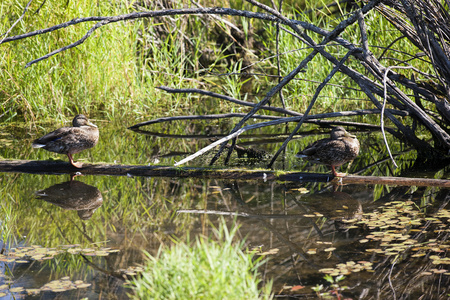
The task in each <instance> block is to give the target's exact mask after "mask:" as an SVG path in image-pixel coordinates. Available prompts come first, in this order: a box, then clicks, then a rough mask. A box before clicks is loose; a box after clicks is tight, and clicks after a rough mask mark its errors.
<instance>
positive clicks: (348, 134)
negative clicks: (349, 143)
mask: <svg viewBox="0 0 450 300" xmlns="http://www.w3.org/2000/svg"><path fill="white" fill-rule="evenodd" d="M344 136H346V137H351V138H353V139H356V135H353V134H350V133H348V132H347V131H346V132H345V134H344Z"/></svg>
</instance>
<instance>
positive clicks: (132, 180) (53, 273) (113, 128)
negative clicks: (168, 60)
mask: <svg viewBox="0 0 450 300" xmlns="http://www.w3.org/2000/svg"><path fill="white" fill-rule="evenodd" d="M96 123H97V124H100V125H101V127H100V128H101V140H100V142H99V145H98V146H97V147H96V148H95V149H93V150H91V151H85V152H83V153H81V154H78V155H77V156H76V157H75V158H76V159H85V162H97V163H99V162H106V163H114V162H116V163H122V164H142V165H147V164H154V163H155V162H159V163H161V164H163V165H170V164H173V163H174V161H176V160H180V159H181V158H183V157H184V156H186V154H187V153H192V152H194V151H196V150H198V149H200V147H201V145H206V144H207V143H209V140H208V137H206V136H197V137H196V138H189V139H186V138H185V137H184V138H183V139H181V138H178V137H177V136H175V137H174V136H171V137H170V138H168V137H165V136H163V137H161V136H159V137H158V136H155V135H142V134H136V133H134V132H131V131H127V130H125V129H124V126H123V124H117V123H116V124H113V123H107V122H101V121H99V120H97V122H96ZM127 125H128V126H129V125H132V124H127ZM46 126H49V127H50V128H52V127H51V125H46ZM44 127H45V126H44ZM161 127H162V126H161ZM222 127H223V125H221V124H216V125H209V127H208V128H207V132H209V133H210V134H212V135H214V134H217V133H218V132H222V130H223V128H222ZM165 129H166V131H164V130H165ZM170 129H171V130H170V132H171V134H174V135H182V134H186V133H189V134H193V133H197V132H199V130H200V129H199V128H197V127H195V126H194V125H192V127H185V128H181V127H180V128H170ZM0 130H2V139H3V141H4V143H3V146H2V148H1V155H2V156H3V157H4V158H7V159H49V158H55V159H63V160H67V158H65V157H62V156H58V155H54V154H50V153H48V152H45V151H43V150H39V151H36V150H32V149H31V147H30V142H31V140H32V138H33V136H34V134H37V135H39V134H42V133H43V132H44V131H45V129H42V130H40V129H38V130H36V129H33V128H31V129H30V128H26V127H21V126H20V125H15V127H14V129H11V127H3V128H1V129H0ZM201 130H203V132H204V131H205V130H204V128H201ZM279 130H280V131H282V130H283V128H280V129H279ZM177 131H178V132H177ZM155 132H159V133H160V132H167V128H160V127H158V128H156V129H155ZM274 133H280V132H256V133H254V135H253V136H251V137H248V138H245V137H244V138H243V139H242V142H243V143H244V146H248V144H249V143H250V144H252V146H253V147H257V148H258V149H263V150H265V151H267V152H268V153H269V154H270V153H273V152H275V151H276V148H277V147H278V146H279V145H280V141H279V140H277V139H274V138H273V137H271V136H270V135H271V134H274ZM357 134H358V137H359V139H360V141H361V142H362V145H363V148H362V153H361V155H360V156H359V157H358V158H357V159H356V160H355V162H354V163H353V164H352V166H351V167H350V172H351V173H355V172H357V171H359V170H363V171H362V174H365V175H372V174H373V175H392V174H394V175H399V174H401V173H402V172H407V171H408V170H411V167H413V162H412V161H413V160H412V159H413V158H414V153H413V152H406V154H402V155H399V156H397V163H399V164H400V165H401V168H400V169H397V170H395V169H393V167H392V166H391V164H390V163H389V162H381V161H382V160H383V159H384V158H385V157H386V153H385V152H384V150H383V149H384V148H383V146H382V144H379V143H377V142H376V140H375V139H374V137H377V133H357ZM27 135H28V136H29V139H28V140H27V139H26V140H25V141H24V140H23V139H22V140H19V139H17V136H27ZM321 137H323V136H308V137H306V138H302V139H300V138H299V139H298V140H297V141H294V142H292V143H291V144H292V146H289V148H288V150H287V152H286V155H285V159H284V160H283V159H280V162H278V165H277V168H283V167H284V168H285V169H286V170H290V169H296V170H304V171H311V172H329V170H328V169H327V168H326V167H324V166H313V165H309V164H306V163H304V162H301V161H298V160H296V159H295V158H294V154H295V153H296V152H297V151H298V150H299V149H300V148H302V147H303V146H304V144H306V143H308V142H309V141H311V140H315V139H318V138H321ZM261 141H263V143H261ZM281 141H282V140H281ZM245 143H247V144H245ZM391 146H392V147H393V150H394V153H400V152H401V151H402V150H407V149H403V148H402V145H398V144H395V143H394V144H393V145H391ZM181 153H183V154H181ZM210 156H211V155H210ZM265 162H266V161H264V159H262V160H261V159H258V160H256V161H250V162H249V161H246V160H239V159H237V158H234V160H233V161H232V165H233V166H234V167H237V166H242V165H247V167H253V166H261V165H264V163H265ZM377 162H379V163H377ZM204 163H205V161H204V159H203V160H202V159H200V160H197V161H195V162H194V164H197V165H202V164H204ZM374 163H376V164H375V165H374V166H372V167H370V168H368V169H365V167H366V166H368V165H370V164H374ZM249 164H250V166H248V165H249ZM344 171H345V169H344ZM409 174H411V172H410V173H409ZM421 176H423V175H421ZM426 176H429V177H431V176H438V177H443V178H448V177H449V175H448V169H442V170H440V171H435V172H433V173H427V175H426ZM0 182H1V187H0V191H1V192H0V195H1V197H2V205H1V211H0V215H2V218H1V220H0V224H1V233H2V240H1V241H2V243H3V248H4V250H3V252H4V254H7V253H14V252H15V250H13V249H14V248H18V247H19V248H20V247H28V246H32V245H35V246H36V245H39V246H40V247H43V248H45V249H56V250H57V251H60V252H59V254H56V255H54V256H53V257H52V258H51V259H47V260H42V259H36V258H35V257H33V256H28V257H25V259H23V260H24V261H25V262H18V261H20V259H15V260H13V261H1V263H0V266H1V268H2V271H3V272H2V275H0V286H1V285H3V284H7V285H8V287H7V288H4V289H3V290H2V291H0V293H1V292H3V293H5V294H4V295H2V297H1V299H13V298H15V299H22V298H23V299H25V298H26V299H82V298H88V299H126V298H127V293H129V292H130V290H128V289H127V288H126V287H125V285H124V277H125V275H124V274H126V271H124V270H127V269H129V268H130V267H133V266H138V265H139V264H141V263H142V262H143V259H144V254H143V252H142V250H145V251H147V252H149V253H151V254H156V252H157V251H158V249H159V247H160V246H161V245H170V244H171V243H172V241H173V238H176V239H179V240H181V241H183V240H185V239H186V237H187V235H188V234H189V235H190V236H191V238H192V237H193V236H196V235H200V234H201V235H210V234H211V233H212V226H216V227H217V226H218V224H219V223H220V222H221V221H220V220H221V219H224V220H225V221H226V223H227V224H228V226H229V227H231V226H233V224H234V223H237V225H239V226H240V227H239V230H238V236H237V239H244V238H245V239H246V242H247V244H246V245H247V246H248V248H249V249H257V251H258V252H259V253H264V252H269V254H267V255H266V256H267V257H268V258H269V260H268V262H267V263H266V264H264V265H263V267H261V269H260V271H261V274H262V277H263V279H264V280H273V286H274V288H273V291H274V293H275V294H276V295H278V294H280V295H291V297H293V298H300V299H316V298H317V296H316V294H315V292H314V291H313V290H312V288H313V287H316V286H318V285H320V284H323V285H324V286H325V287H324V289H323V290H322V292H325V291H330V290H331V288H329V284H327V282H326V281H325V280H324V276H325V273H324V272H323V270H322V269H325V268H336V266H337V265H339V264H347V265H349V266H354V265H357V266H359V265H364V263H365V262H368V263H371V264H370V270H364V269H363V270H358V268H357V267H348V270H350V271H348V272H346V275H345V279H344V280H343V281H341V282H339V286H340V287H344V286H347V287H348V288H347V289H346V290H344V291H341V293H342V294H343V295H344V296H345V297H347V298H351V299H394V294H395V297H396V298H397V299H418V298H419V297H425V298H423V299H447V298H446V297H448V294H449V293H450V290H449V284H450V281H449V277H450V275H449V273H450V270H449V269H450V268H449V267H448V264H445V262H444V263H443V262H442V261H439V260H436V258H435V256H438V257H448V251H449V248H450V244H449V241H448V236H449V228H450V226H449V222H450V215H447V214H446V211H447V210H450V206H449V204H448V203H449V201H450V195H449V193H450V191H449V190H448V189H447V190H446V189H439V188H433V187H395V186H365V185H348V186H338V187H334V186H332V185H329V184H324V183H289V182H263V181H232V180H208V179H203V180H202V179H179V178H144V177H117V176H78V177H76V178H74V180H73V181H71V180H70V176H69V175H37V174H16V173H0ZM393 201H398V202H399V203H397V204H396V203H395V202H394V203H392V202H393ZM400 203H402V204H400ZM404 203H407V205H404ZM376 212H377V213H378V215H377V218H376V220H375V217H374V216H373V215H368V214H374V213H376ZM394 212H396V213H394ZM439 212H441V215H437V214H438V213H439ZM370 218H372V219H373V220H371V221H367V220H369V219H370ZM347 220H353V221H350V223H348V221H347ZM380 220H381V221H380ZM386 220H388V221H386ZM436 220H437V221H439V222H437V221H436ZM378 221H379V222H378ZM377 222H378V223H377ZM380 222H381V223H380ZM383 222H384V223H383ZM402 222H403V223H402ZM400 223H402V225H401V226H397V225H399V224H400ZM352 225H353V227H354V228H352V227H350V226H352ZM395 226H397V227H395ZM349 227H350V228H349ZM377 232H378V233H377ZM379 232H381V233H379ZM392 234H397V235H401V237H399V236H397V237H396V239H397V240H395V239H394V240H392V239H391V238H390V235H392ZM377 235H378V236H382V237H384V238H385V239H384V240H382V239H377ZM365 239H367V240H368V241H367V242H366V241H364V240H365ZM405 240H407V241H409V242H410V243H409V244H408V245H409V247H407V248H401V247H402V246H401V244H402V241H405ZM74 245H79V246H74ZM399 245H400V246H399ZM36 247H37V246H36ZM71 247H73V248H76V247H79V248H81V249H85V250H86V249H88V248H91V249H96V251H98V249H100V248H106V249H109V248H111V249H113V250H116V249H117V250H119V252H111V253H107V254H108V255H107V256H99V255H96V254H97V253H96V252H94V254H92V253H91V254H92V255H91V254H89V251H87V252H82V253H81V254H80V253H75V254H73V253H70V251H68V249H70V248H71ZM394 247H400V248H399V249H397V250H392V249H391V248H394ZM373 249H379V250H380V251H381V252H374V251H373ZM389 249H391V250H389ZM107 251H108V250H107ZM30 253H31V252H30ZM33 253H34V252H33ZM83 253H84V254H83ZM86 253H87V254H86ZM392 253H394V254H392ZM33 255H34V254H33ZM321 270H322V271H321ZM436 270H441V271H436ZM445 270H446V271H445ZM428 272H429V273H430V274H428ZM65 277H68V278H66V280H70V281H72V282H75V281H77V280H80V281H82V282H83V283H89V284H91V285H90V286H89V287H86V288H78V289H74V290H71V291H66V292H52V291H45V292H41V293H40V294H38V295H34V296H32V295H27V294H26V293H27V292H26V291H15V290H14V288H18V287H23V288H25V289H27V290H29V289H38V288H41V287H42V286H44V285H45V284H47V283H49V282H51V281H53V280H60V279H61V278H65ZM334 277H336V276H334ZM292 286H304V288H301V289H298V290H296V291H291V288H290V287H292Z"/></svg>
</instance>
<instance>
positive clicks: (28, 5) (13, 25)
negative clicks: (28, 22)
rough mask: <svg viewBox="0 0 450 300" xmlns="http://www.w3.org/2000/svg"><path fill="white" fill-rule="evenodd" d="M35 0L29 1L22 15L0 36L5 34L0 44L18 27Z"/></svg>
mask: <svg viewBox="0 0 450 300" xmlns="http://www.w3.org/2000/svg"><path fill="white" fill-rule="evenodd" d="M32 1H33V0H30V1H28V3H27V5H26V6H25V9H24V10H23V13H22V15H21V16H20V17H19V18H18V19H17V20H16V21H15V22H14V24H12V26H11V27H10V28H9V29H8V31H6V32H5V33H3V34H1V35H0V36H3V35H4V36H5V37H4V38H3V39H2V40H1V41H0V45H1V44H2V43H3V41H4V40H5V39H6V38H7V37H8V34H9V33H10V32H11V30H13V28H14V27H16V25H17V23H19V22H20V21H21V20H22V19H23V17H25V14H26V12H27V10H28V7H30V4H31V2H32Z"/></svg>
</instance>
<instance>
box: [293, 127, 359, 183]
mask: <svg viewBox="0 0 450 300" xmlns="http://www.w3.org/2000/svg"><path fill="white" fill-rule="evenodd" d="M359 148H360V144H359V141H358V139H357V138H356V136H355V135H353V134H350V133H348V132H347V131H346V130H345V129H344V127H342V126H338V127H335V128H333V129H332V130H331V132H330V137H329V138H326V139H321V140H318V141H316V142H314V143H312V144H310V145H309V146H307V147H306V148H305V149H303V150H302V151H300V152H298V153H297V154H296V157H299V158H305V159H308V160H310V161H312V162H317V163H321V164H324V165H328V166H331V172H332V174H333V175H334V176H335V177H342V176H345V174H343V173H337V172H336V169H335V168H336V167H338V166H341V165H343V164H345V163H346V162H348V161H352V160H354V159H355V158H356V157H357V156H358V154H359Z"/></svg>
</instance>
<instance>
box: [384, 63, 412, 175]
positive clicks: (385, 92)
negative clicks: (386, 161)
mask: <svg viewBox="0 0 450 300" xmlns="http://www.w3.org/2000/svg"><path fill="white" fill-rule="evenodd" d="M394 68H396V69H410V67H402V66H390V67H388V68H386V71H385V72H384V76H383V87H384V97H383V106H382V108H381V116H380V125H381V133H382V134H383V140H384V144H385V145H386V149H387V151H388V153H389V157H390V158H391V161H392V163H393V164H394V166H395V167H396V168H398V166H397V163H396V162H395V159H394V157H393V156H392V153H391V149H390V148H389V144H388V141H387V138H386V133H385V131H384V111H385V109H386V95H387V88H386V86H387V78H388V77H387V74H388V72H389V71H390V70H391V69H394Z"/></svg>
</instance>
